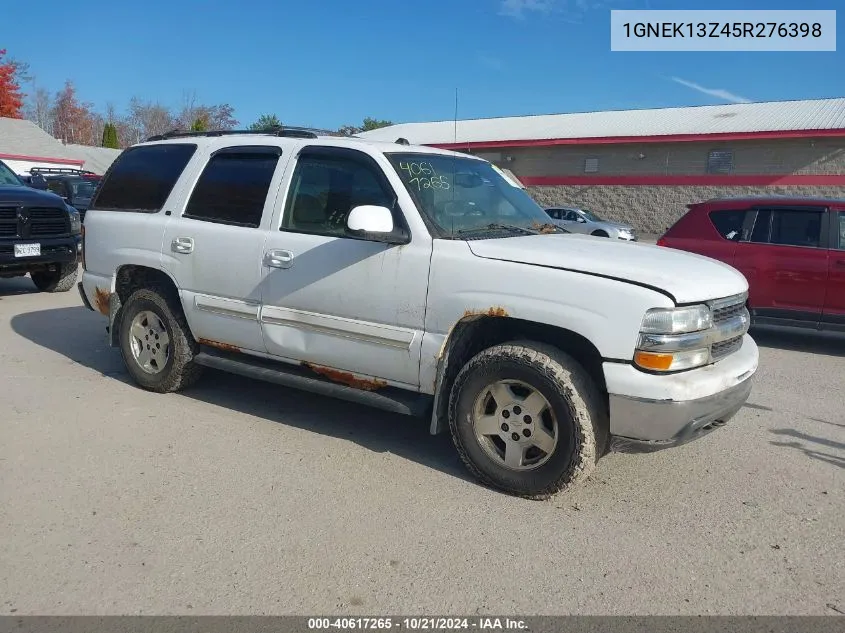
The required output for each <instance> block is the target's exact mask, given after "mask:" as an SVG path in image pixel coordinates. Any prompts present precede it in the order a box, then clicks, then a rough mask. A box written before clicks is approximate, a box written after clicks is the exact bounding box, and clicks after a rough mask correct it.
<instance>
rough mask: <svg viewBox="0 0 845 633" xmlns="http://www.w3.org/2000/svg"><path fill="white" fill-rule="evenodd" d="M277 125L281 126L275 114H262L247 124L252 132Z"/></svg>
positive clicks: (273, 127)
mask: <svg viewBox="0 0 845 633" xmlns="http://www.w3.org/2000/svg"><path fill="white" fill-rule="evenodd" d="M279 127H282V122H281V121H279V117H277V116H276V115H275V114H262V115H261V116H260V117H258V120H257V121H256V122H255V123H253V124H252V125H250V126H249V129H250V130H252V131H254V132H267V131H269V130H272V129H275V128H279Z"/></svg>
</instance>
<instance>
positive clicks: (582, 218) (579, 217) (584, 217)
mask: <svg viewBox="0 0 845 633" xmlns="http://www.w3.org/2000/svg"><path fill="white" fill-rule="evenodd" d="M546 214H547V215H548V216H549V217H550V218H551V219H552V220H553V221H554V223H555V224H557V225H558V226H562V227H563V228H565V229H566V230H567V231H571V232H572V233H586V234H588V235H595V236H596V237H612V238H614V239H618V240H625V241H626V242H636V241H637V239H638V238H637V232H636V231H635V230H634V227H633V226H631V225H630V224H623V223H621V222H611V221H609V220H603V219H602V218H600V217H599V216H598V215H597V214H596V213H595V212H593V211H590V210H588V209H581V208H579V207H549V208H547V209H546Z"/></svg>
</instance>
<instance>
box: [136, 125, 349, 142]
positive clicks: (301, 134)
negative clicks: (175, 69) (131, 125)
mask: <svg viewBox="0 0 845 633" xmlns="http://www.w3.org/2000/svg"><path fill="white" fill-rule="evenodd" d="M236 134H261V135H265V136H284V137H289V138H317V137H318V136H319V135H324V136H336V135H337V132H334V131H332V130H321V129H318V128H310V127H290V126H286V125H280V126H278V127H274V128H268V129H265V130H209V131H207V132H187V131H184V130H171V131H169V132H165V133H164V134H156V135H154V136H150V137H149V138H148V139H147V140H146V141H145V142H148V143H149V142H151V141H166V140H168V139H171V138H191V137H198V136H229V135H236Z"/></svg>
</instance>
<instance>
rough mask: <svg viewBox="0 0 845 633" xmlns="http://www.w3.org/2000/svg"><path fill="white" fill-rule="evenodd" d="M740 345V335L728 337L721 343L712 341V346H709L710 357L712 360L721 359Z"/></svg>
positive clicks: (736, 349)
mask: <svg viewBox="0 0 845 633" xmlns="http://www.w3.org/2000/svg"><path fill="white" fill-rule="evenodd" d="M740 347H742V337H741V336H737V337H736V338H732V339H728V340H727V341H722V342H721V343H714V344H713V346H712V347H711V348H710V357H711V358H712V359H713V360H714V361H717V360H721V359H722V358H724V357H725V356H728V355H730V354H733V353H734V352H736V351H738V350H739V348H740Z"/></svg>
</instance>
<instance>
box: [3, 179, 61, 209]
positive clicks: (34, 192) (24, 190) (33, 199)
mask: <svg viewBox="0 0 845 633" xmlns="http://www.w3.org/2000/svg"><path fill="white" fill-rule="evenodd" d="M11 203H15V204H23V205H27V206H30V205H44V206H50V207H62V208H64V206H65V203H64V201H63V200H62V198H61V196H57V195H56V194H55V193H53V192H51V191H41V190H40V189H33V188H32V187H27V186H25V185H21V186H20V187H17V186H15V185H2V186H0V205H8V204H11Z"/></svg>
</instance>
